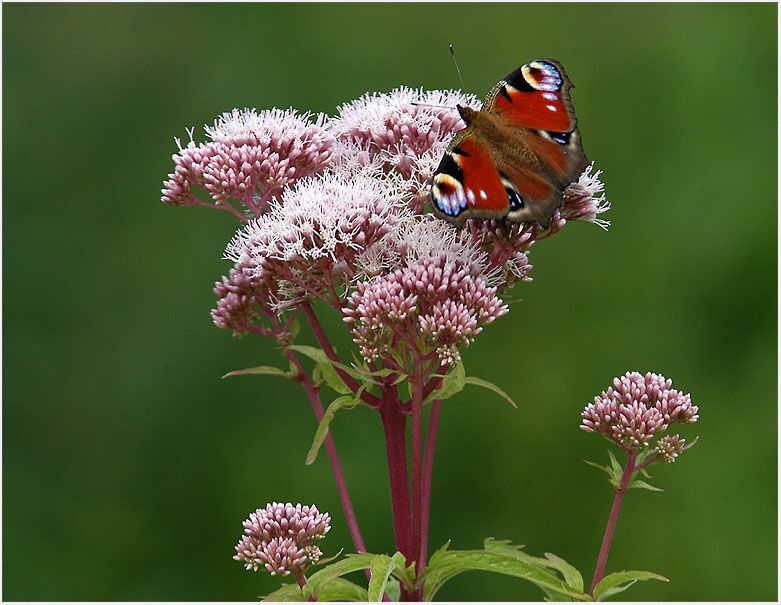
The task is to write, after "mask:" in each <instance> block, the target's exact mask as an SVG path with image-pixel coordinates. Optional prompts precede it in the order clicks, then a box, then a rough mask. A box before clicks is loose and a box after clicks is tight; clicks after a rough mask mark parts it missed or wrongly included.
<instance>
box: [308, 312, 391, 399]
mask: <svg viewBox="0 0 781 605" xmlns="http://www.w3.org/2000/svg"><path fill="white" fill-rule="evenodd" d="M301 308H302V309H304V314H305V315H306V317H307V319H308V320H309V325H310V326H311V328H312V332H313V333H314V335H315V338H316V339H317V342H318V343H320V347H321V348H322V349H323V351H324V352H325V354H326V355H327V356H328V359H330V360H331V361H336V362H339V356H338V355H337V354H336V351H334V348H333V347H332V346H331V341H330V340H328V336H327V335H326V333H325V330H323V326H321V325H320V322H319V321H318V319H317V316H316V315H315V312H314V310H313V309H312V306H311V305H310V304H309V303H308V302H305V303H303V304H302V305H301ZM334 370H336V373H337V374H339V377H340V378H341V379H342V380H343V381H344V383H345V384H346V385H347V386H348V387H349V389H350V390H351V391H352V392H353V393H357V392H358V390H359V389H360V388H361V387H360V385H359V384H358V383H357V382H356V381H355V380H354V379H353V377H352V376H350V375H349V374H348V373H347V372H345V371H344V370H342V369H341V368H338V367H336V366H334ZM361 399H363V400H364V401H365V402H366V403H368V404H369V405H370V406H372V407H379V406H380V399H379V398H378V397H375V396H374V395H372V394H371V393H367V392H366V391H364V392H363V393H361Z"/></svg>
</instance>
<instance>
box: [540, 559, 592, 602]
mask: <svg viewBox="0 0 781 605" xmlns="http://www.w3.org/2000/svg"><path fill="white" fill-rule="evenodd" d="M545 558H546V559H547V560H548V561H549V562H550V566H551V567H552V568H553V569H555V570H556V571H558V572H560V573H561V575H562V577H563V578H564V581H565V582H566V583H567V586H569V587H570V588H572V589H574V590H577V591H578V592H583V576H582V575H581V573H580V572H579V571H578V570H577V569H576V568H575V567H574V566H573V565H570V564H569V563H567V562H566V561H565V560H564V559H562V558H561V557H557V556H556V555H554V554H552V553H549V552H546V553H545Z"/></svg>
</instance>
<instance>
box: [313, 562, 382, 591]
mask: <svg viewBox="0 0 781 605" xmlns="http://www.w3.org/2000/svg"><path fill="white" fill-rule="evenodd" d="M376 556H377V555H373V554H371V553H367V552H364V553H360V554H350V555H347V556H346V557H345V558H344V559H342V560H341V561H337V562H336V563H331V564H330V565H326V566H325V567H323V568H321V569H319V570H318V571H317V572H315V573H313V574H312V575H311V576H310V577H309V578H307V587H309V588H310V589H312V590H314V594H319V592H318V591H319V589H320V588H322V587H323V586H325V585H326V584H328V582H330V581H331V580H333V579H334V578H338V577H341V576H343V575H345V574H348V573H351V572H353V571H358V570H359V569H370V568H371V566H372V559H374V557H376Z"/></svg>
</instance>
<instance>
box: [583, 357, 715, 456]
mask: <svg viewBox="0 0 781 605" xmlns="http://www.w3.org/2000/svg"><path fill="white" fill-rule="evenodd" d="M698 411H699V409H698V408H697V406H696V405H693V404H692V401H691V395H689V394H688V393H687V394H685V395H684V394H683V393H681V392H680V391H678V390H676V389H673V388H672V380H669V379H667V378H665V377H664V376H662V375H660V374H653V373H651V372H649V373H647V374H645V375H642V374H640V373H638V372H627V373H626V374H624V375H623V376H621V377H620V378H615V379H613V386H611V387H608V389H607V391H603V392H602V393H601V394H600V395H598V396H597V397H595V398H594V403H590V404H588V405H587V406H586V408H585V409H584V410H583V412H582V414H581V416H582V418H583V422H582V424H581V425H580V428H581V429H583V430H584V431H586V432H589V433H602V434H603V435H605V436H606V437H608V438H609V439H612V440H613V441H615V442H616V443H617V444H618V445H620V446H621V447H623V448H634V449H638V448H642V447H643V446H645V445H647V444H648V442H649V441H651V439H653V437H654V436H655V435H656V434H657V433H659V432H662V431H664V430H666V429H667V427H668V426H670V425H671V424H676V423H678V424H691V423H694V422H697V419H698V416H697V412H698Z"/></svg>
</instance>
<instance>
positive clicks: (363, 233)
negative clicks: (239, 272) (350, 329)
mask: <svg viewBox="0 0 781 605" xmlns="http://www.w3.org/2000/svg"><path fill="white" fill-rule="evenodd" d="M408 217H409V211H408V210H407V209H406V207H405V206H404V205H403V204H402V203H401V202H400V201H399V199H398V194H397V192H396V191H395V190H393V189H390V188H388V187H387V186H386V184H385V183H383V182H382V181H379V180H376V179H371V178H368V177H366V176H363V175H349V174H343V173H336V174H334V173H327V174H324V175H321V176H319V177H313V178H309V179H306V180H304V181H302V182H301V183H299V184H298V185H297V186H296V187H295V188H294V189H290V190H288V191H286V192H285V193H284V194H283V196H282V199H281V200H280V201H278V202H273V203H272V204H271V207H270V210H269V212H268V213H267V214H265V215H263V216H261V217H259V218H258V219H256V220H254V221H252V222H250V223H249V224H248V225H247V226H246V227H245V228H244V229H242V230H240V231H239V232H238V233H237V234H236V236H235V237H234V238H233V240H232V241H231V243H230V244H229V245H228V248H227V250H226V253H225V254H226V256H227V257H228V258H230V259H232V260H234V261H236V262H238V263H242V264H243V265H244V266H246V267H247V272H248V274H250V275H251V278H252V280H254V281H255V282H257V283H263V282H267V281H273V282H276V283H277V284H280V283H282V282H284V284H283V287H282V288H281V289H280V292H283V293H284V292H286V293H288V299H289V300H290V299H294V298H295V295H296V293H297V294H299V295H301V296H310V295H314V296H319V295H324V296H328V295H330V294H331V293H333V292H334V290H335V288H336V287H338V286H339V285H342V284H345V283H347V282H348V281H349V280H350V279H352V277H353V276H354V275H355V273H356V270H357V269H356V266H357V265H356V263H357V259H358V257H359V256H360V255H361V254H362V253H363V252H364V251H365V250H366V249H367V248H369V247H370V246H371V245H372V244H374V243H376V242H379V241H380V240H382V239H383V238H384V237H385V236H386V235H387V234H388V233H389V232H390V231H391V230H392V229H393V228H394V227H395V226H396V225H397V224H398V223H400V222H402V221H404V220H406V219H407V218H408Z"/></svg>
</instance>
